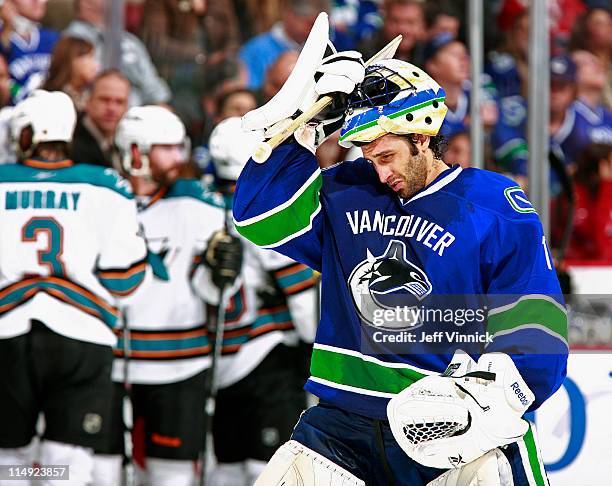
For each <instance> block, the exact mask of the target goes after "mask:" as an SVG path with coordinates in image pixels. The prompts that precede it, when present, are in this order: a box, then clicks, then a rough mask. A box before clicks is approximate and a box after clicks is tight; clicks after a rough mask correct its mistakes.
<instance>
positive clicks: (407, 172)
mask: <svg viewBox="0 0 612 486" xmlns="http://www.w3.org/2000/svg"><path fill="white" fill-rule="evenodd" d="M402 178H403V179H404V183H405V184H404V185H405V187H403V188H402V189H400V191H399V195H400V196H401V197H402V198H404V199H409V198H411V197H412V196H414V195H415V194H416V193H417V192H418V191H420V190H421V189H423V188H424V187H425V182H426V181H427V157H426V156H425V154H424V153H423V152H418V153H417V154H416V155H412V156H411V157H410V159H409V160H407V161H406V162H405V163H404V166H403V167H402Z"/></svg>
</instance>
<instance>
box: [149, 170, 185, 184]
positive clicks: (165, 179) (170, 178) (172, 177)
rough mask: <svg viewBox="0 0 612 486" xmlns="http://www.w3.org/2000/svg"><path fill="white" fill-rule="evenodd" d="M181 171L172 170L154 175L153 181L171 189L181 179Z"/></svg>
mask: <svg viewBox="0 0 612 486" xmlns="http://www.w3.org/2000/svg"><path fill="white" fill-rule="evenodd" d="M179 175H180V170H179V169H178V168H172V169H170V170H167V171H164V172H158V173H153V180H154V181H155V182H157V183H158V184H159V185H161V186H166V187H169V186H171V185H172V184H174V183H175V182H176V180H177V179H178V178H179Z"/></svg>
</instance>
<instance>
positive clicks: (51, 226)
mask: <svg viewBox="0 0 612 486" xmlns="http://www.w3.org/2000/svg"><path fill="white" fill-rule="evenodd" d="M41 233H45V234H46V235H47V248H45V249H42V250H38V263H39V264H40V265H42V266H45V267H47V268H48V269H49V272H50V273H49V275H54V276H56V277H65V276H66V268H65V266H64V262H63V261H62V253H63V251H64V229H63V228H62V225H61V224H59V223H58V222H57V221H56V220H55V218H51V217H34V218H31V219H30V220H29V221H28V222H27V223H26V224H25V225H24V226H23V229H22V230H21V241H24V242H26V243H27V242H37V241H38V238H39V237H40V234H41Z"/></svg>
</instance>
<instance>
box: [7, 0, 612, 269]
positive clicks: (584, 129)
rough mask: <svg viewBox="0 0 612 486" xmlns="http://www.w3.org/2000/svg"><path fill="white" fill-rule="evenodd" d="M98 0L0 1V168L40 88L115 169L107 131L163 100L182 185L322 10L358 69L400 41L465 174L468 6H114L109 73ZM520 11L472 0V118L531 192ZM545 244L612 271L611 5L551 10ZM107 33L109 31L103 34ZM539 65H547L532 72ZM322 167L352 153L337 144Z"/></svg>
mask: <svg viewBox="0 0 612 486" xmlns="http://www.w3.org/2000/svg"><path fill="white" fill-rule="evenodd" d="M109 4H110V0H74V1H72V0H49V1H48V2H47V1H46V0H5V1H4V3H3V4H2V7H0V17H1V20H2V30H1V32H0V53H1V54H2V56H0V105H1V106H2V109H1V110H0V162H2V163H11V162H14V155H13V153H12V150H11V146H10V143H9V137H8V134H7V127H8V120H9V119H10V112H11V109H12V108H11V107H12V106H13V105H14V103H16V102H17V101H19V100H21V99H23V98H25V97H26V96H27V95H28V94H29V93H31V92H32V91H33V90H34V89H36V88H37V87H43V88H45V89H48V90H61V91H64V92H66V93H67V94H68V95H69V96H70V97H71V98H72V99H73V101H74V103H75V106H76V107H77V111H78V113H79V117H78V123H77V127H76V130H75V136H74V143H73V148H72V150H73V154H72V158H73V159H74V160H75V161H76V162H82V163H90V164H98V165H108V166H112V165H113V153H114V143H113V139H114V132H115V129H116V127H117V124H118V122H119V120H120V119H121V117H122V115H123V114H124V113H125V111H126V110H127V109H128V107H130V106H134V105H141V104H162V105H165V106H168V107H170V108H171V109H172V110H173V111H175V112H176V113H177V114H178V115H179V117H180V118H181V119H182V120H183V122H184V123H185V125H186V126H187V130H188V134H189V138H190V140H191V144H192V148H193V150H192V153H193V157H192V161H191V163H190V164H188V165H187V166H186V167H185V171H186V174H188V175H193V176H194V177H198V176H200V175H202V174H206V173H207V171H209V170H210V169H209V162H210V157H209V154H208V150H207V142H208V137H209V135H210V133H211V131H212V129H213V128H214V127H215V125H216V124H218V123H219V122H220V121H222V120H224V119H226V118H228V117H231V116H241V115H243V114H244V113H246V112H248V111H250V110H252V109H254V108H256V107H257V106H260V105H261V104H262V103H265V102H266V101H267V100H269V99H270V98H271V97H272V96H274V94H275V93H276V92H278V90H279V89H280V87H281V86H282V85H283V83H284V81H285V80H286V79H287V77H288V75H289V73H290V72H291V69H292V68H293V66H294V65H295V62H296V60H297V57H298V55H299V51H300V49H301V46H302V45H303V43H304V42H305V40H306V38H307V36H308V33H309V31H310V28H311V26H312V24H313V22H314V19H315V18H316V16H317V14H318V13H319V12H320V11H327V12H328V13H329V14H330V20H331V24H332V26H333V29H332V30H333V31H332V33H331V39H332V41H333V43H334V45H335V46H336V48H337V49H338V50H347V49H356V50H358V51H360V52H362V53H363V55H364V58H365V59H367V58H368V57H369V56H371V55H372V54H374V53H375V52H377V51H378V50H379V49H380V48H381V47H382V46H384V45H385V44H386V43H387V42H388V41H389V40H391V39H392V38H394V37H395V36H396V35H398V34H402V36H403V40H402V42H401V44H400V46H399V48H398V51H397V54H396V57H398V58H400V59H403V60H406V61H409V62H412V63H414V64H417V65H419V66H421V67H423V68H424V69H425V70H426V71H427V72H428V73H430V74H431V75H432V76H433V77H434V78H435V79H436V80H437V81H438V82H439V83H440V84H441V85H442V87H443V88H444V89H445V91H446V96H447V97H446V103H447V105H448V108H449V111H448V114H447V117H446V121H445V123H444V125H443V129H442V132H443V134H444V135H445V137H446V140H447V150H446V153H445V161H446V162H447V163H449V164H454V163H458V164H461V165H462V166H469V165H470V161H471V154H470V135H469V118H470V106H469V105H470V101H469V95H470V90H471V89H474V87H472V86H471V83H470V69H469V59H470V58H469V56H470V54H469V50H468V48H467V45H466V35H467V32H466V29H467V27H466V26H467V22H466V12H467V1H466V0H454V1H450V0H435V1H429V0H335V1H333V0H126V1H125V3H124V4H123V6H122V9H121V14H122V15H123V17H124V26H123V29H119V30H118V31H116V32H117V36H119V38H118V39H117V37H115V38H114V39H112V40H114V41H115V43H116V44H117V45H118V46H119V49H120V56H119V58H120V66H119V67H118V68H117V69H107V68H106V67H105V65H106V64H107V63H108V61H107V59H108V54H109V50H110V49H111V45H110V40H109V39H110V38H109V36H108V35H107V26H108V25H109V24H108V22H107V18H109V15H108V12H109V11H110V10H111V8H110V5H109ZM528 4H529V2H528V0H489V1H484V2H483V5H484V9H485V22H484V26H483V28H484V38H485V67H484V71H485V72H484V73H483V74H484V76H483V79H484V82H483V84H482V86H478V87H476V88H477V89H480V90H481V92H482V100H483V102H482V105H481V107H480V109H481V115H482V121H483V125H484V130H485V141H486V150H485V166H486V168H487V169H490V170H495V171H500V172H504V173H506V174H508V175H510V176H511V177H513V178H515V179H516V181H517V183H518V184H520V185H522V186H524V187H527V188H528V179H527V153H528V147H527V136H526V127H527V123H526V121H527V103H528V96H527V95H528V93H527V84H528V83H527V80H528V77H529V75H530V74H529V71H528V59H527V54H528V49H529V44H528V38H529V32H528V29H529V11H528ZM548 11H549V17H550V46H551V54H552V57H551V62H550V66H549V69H550V79H551V85H550V89H551V91H550V93H551V99H550V123H549V132H550V167H551V181H550V185H551V186H550V187H551V239H552V241H551V245H552V246H553V248H554V249H555V252H556V255H557V258H558V260H563V259H564V258H567V259H572V260H574V261H576V260H588V261H593V260H597V261H601V262H612V114H611V109H612V62H611V61H612V2H611V1H610V0H548ZM115 28H116V26H115ZM542 69H546V67H545V66H542ZM317 155H318V157H319V159H320V162H321V165H323V166H325V165H329V164H331V163H335V162H337V161H339V160H343V159H345V158H351V157H354V156H356V155H360V154H354V153H353V154H351V153H347V152H346V150H344V149H342V148H340V147H339V146H338V145H337V144H335V143H334V141H331V142H327V143H326V144H324V145H323V146H322V147H321V148H320V149H319V153H318V154H317Z"/></svg>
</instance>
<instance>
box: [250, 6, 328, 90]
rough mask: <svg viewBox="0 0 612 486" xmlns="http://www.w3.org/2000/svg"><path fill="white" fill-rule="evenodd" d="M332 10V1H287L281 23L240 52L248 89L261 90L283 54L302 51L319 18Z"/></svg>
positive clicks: (255, 38)
mask: <svg viewBox="0 0 612 486" xmlns="http://www.w3.org/2000/svg"><path fill="white" fill-rule="evenodd" d="M329 9H330V4H329V0H285V5H284V6H283V8H282V18H281V20H280V21H279V22H277V23H275V24H274V25H273V26H272V28H271V29H270V30H269V31H267V32H264V33H263V34H260V35H258V36H256V37H254V38H252V39H251V40H249V41H248V42H247V43H246V44H245V45H244V46H243V47H242V49H240V52H239V53H238V56H239V58H240V60H241V61H242V63H243V64H244V66H245V67H246V70H247V75H248V81H247V87H248V88H249V89H252V90H257V89H259V88H260V87H261V85H262V84H263V82H264V77H265V74H266V70H267V69H268V67H269V66H270V65H271V64H272V63H273V62H274V61H275V60H276V59H277V58H278V56H280V55H281V54H282V53H283V52H285V51H288V50H290V49H293V50H295V51H300V50H301V48H302V46H303V45H304V43H305V42H306V39H307V38H308V34H309V33H310V29H311V28H312V26H313V24H314V22H315V20H316V18H317V15H318V14H319V13H320V12H328V11H329Z"/></svg>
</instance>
